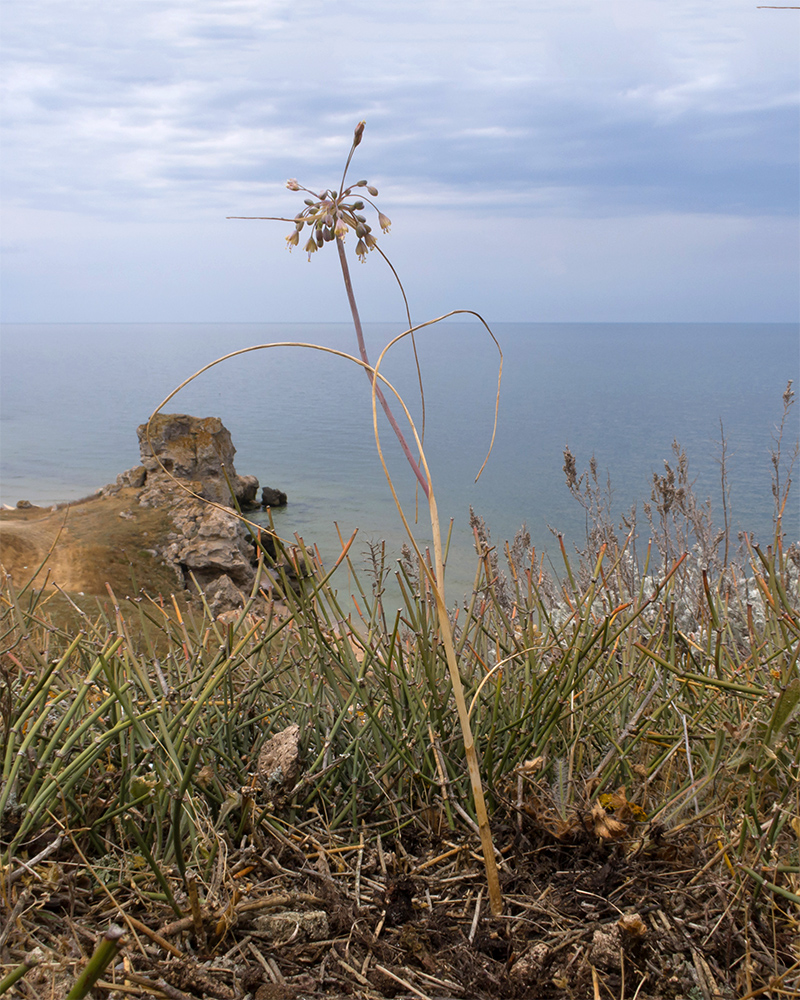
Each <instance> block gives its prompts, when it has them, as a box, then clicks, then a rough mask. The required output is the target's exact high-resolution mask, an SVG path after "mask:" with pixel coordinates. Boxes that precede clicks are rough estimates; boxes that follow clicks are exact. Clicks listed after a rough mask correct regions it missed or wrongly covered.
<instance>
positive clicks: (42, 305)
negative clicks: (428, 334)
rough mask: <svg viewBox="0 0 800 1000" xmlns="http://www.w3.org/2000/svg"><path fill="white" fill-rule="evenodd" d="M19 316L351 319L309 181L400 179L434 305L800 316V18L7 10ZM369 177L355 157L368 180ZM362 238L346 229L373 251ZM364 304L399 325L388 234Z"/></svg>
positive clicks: (151, 2)
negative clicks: (251, 218) (310, 203)
mask: <svg viewBox="0 0 800 1000" xmlns="http://www.w3.org/2000/svg"><path fill="white" fill-rule="evenodd" d="M0 16H1V17H2V45H3V48H4V53H3V63H4V70H3V73H4V92H5V100H4V106H3V114H2V146H3V174H2V202H3V218H2V239H3V252H4V256H3V286H2V293H3V295H2V308H3V318H4V319H5V320H6V321H9V322H100V321H127V322H150V321H176V322H177V321H186V322H198V321H228V320H229V321H245V322H260V321H292V320H297V321H304V320H311V321H321V320H337V321H338V320H344V319H346V318H347V312H346V308H347V306H346V300H345V298H344V294H343V292H342V289H341V284H340V281H339V279H338V274H337V260H336V254H335V251H334V250H333V248H332V247H326V252H325V253H321V254H317V255H316V256H315V257H314V259H313V260H312V261H311V262H310V263H309V262H308V261H307V260H306V257H305V255H304V254H303V253H302V252H300V251H295V252H294V253H293V254H291V255H290V254H289V253H287V250H286V245H285V241H284V236H285V235H286V232H287V227H286V225H285V224H281V223H271V222H235V221H227V220H226V216H230V215H293V214H294V213H295V212H296V211H298V210H299V209H300V208H302V200H301V199H300V198H299V197H298V195H297V194H292V193H291V192H289V191H287V190H286V188H285V187H284V183H285V181H286V179H287V178H289V177H297V178H298V179H299V180H300V182H301V183H303V184H305V185H307V186H308V187H311V188H322V187H327V186H331V187H333V186H336V185H337V183H338V180H339V177H340V175H341V169H342V164H343V160H344V157H345V156H346V153H347V150H348V147H349V144H350V139H351V136H352V130H353V127H354V126H355V124H356V123H357V122H358V121H359V120H360V119H365V120H366V122H367V128H366V133H365V137H364V141H363V143H362V145H361V146H360V147H359V149H358V150H357V152H356V159H355V161H354V166H353V173H352V175H351V177H352V179H353V180H356V179H360V178H362V177H363V178H367V179H368V180H369V181H370V183H371V184H374V185H376V186H377V187H378V188H379V189H380V197H379V199H378V202H379V205H380V207H381V208H382V210H383V211H384V212H385V213H386V214H387V215H389V216H390V217H391V218H392V221H393V226H392V231H391V233H390V234H389V235H388V236H386V237H385V238H384V239H383V241H382V246H383V247H384V248H385V250H386V251H387V253H388V254H389V255H390V256H391V257H392V259H393V261H394V263H395V265H396V266H397V268H398V270H399V271H400V273H401V275H402V277H403V278H404V279H405V282H406V286H407V290H408V293H409V297H410V299H411V302H412V307H413V310H414V314H415V317H417V318H428V317H430V316H433V315H436V314H438V313H441V312H444V311H446V310H448V309H451V308H456V307H464V308H474V309H477V310H479V311H481V312H483V313H484V314H485V315H486V316H487V318H489V319H490V320H494V321H528V320H546V321H562V320H563V321H568V320H583V321H593V320H597V321H615V320H619V321H647V320H658V321H694V320H708V321H737V320H746V321H761V320H767V321H770V320H774V321H794V320H797V318H798V219H797V215H798V140H799V138H800V130H799V129H798V76H799V71H798V63H799V62H800V61H799V60H798V42H799V41H800V11H794V10H764V9H758V7H757V5H756V2H755V0H753V2H748V0H703V2H699V0H369V2H366V0H107V2H98V0H4V2H3V9H2V13H1V14H0ZM356 175H357V176H356ZM353 249H354V247H353V246H352V245H351V246H350V247H349V252H350V253H351V254H352V251H353ZM353 261H354V278H355V280H356V283H357V292H358V295H359V297H360V299H361V303H362V309H363V312H364V315H365V318H366V319H369V320H393V319H401V318H402V312H401V310H400V303H399V301H398V296H397V294H396V292H395V291H394V290H393V288H392V285H391V282H390V280H389V278H388V277H387V276H386V273H385V266H384V265H383V263H382V261H381V260H380V259H379V258H378V257H377V255H376V254H373V255H371V257H370V258H369V260H368V261H367V263H366V264H364V265H359V264H357V262H355V258H353Z"/></svg>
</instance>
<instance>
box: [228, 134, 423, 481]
mask: <svg viewBox="0 0 800 1000" xmlns="http://www.w3.org/2000/svg"><path fill="white" fill-rule="evenodd" d="M365 124H366V123H365V122H363V121H362V122H359V123H358V125H357V126H356V128H355V133H354V135H353V144H352V145H351V147H350V153H349V155H348V157H347V162H346V163H345V165H344V170H343V172H342V180H341V182H340V184H339V188H338V190H331V189H330V188H328V189H326V190H325V191H321V192H320V193H319V194H317V192H315V191H312V190H311V189H310V188H307V187H303V185H302V184H300V183H299V182H298V181H296V180H295V179H294V178H292V179H290V180H288V181H287V182H286V187H287V188H289V190H290V191H305V192H306V194H307V195H309V197H308V198H306V199H305V205H306V207H305V208H304V209H302V211H300V212H298V213H297V215H296V216H295V217H294V218H293V219H289V218H285V217H282V216H267V215H234V216H230V218H233V219H260V220H262V221H263V220H267V221H272V222H293V223H294V230H293V231H292V232H291V233H290V234H289V235H288V236H287V237H286V242H287V244H288V246H289V249H290V250H291V249H292V248H293V247H296V246H299V245H300V234H301V233H302V232H303V230H304V229H305V228H306V226H308V228H309V231H310V235H309V237H308V239H307V240H306V242H305V244H304V246H303V250H304V251H305V252H306V253H307V254H308V259H309V260H311V255H312V254H314V253H316V252H317V251H318V250H321V249H322V247H324V246H325V244H326V243H333V242H335V243H336V249H337V251H338V253H339V263H340V264H341V268H342V277H343V278H344V285H345V289H346V291H347V300H348V302H349V304H350V312H351V313H352V316H353V325H354V326H355V331H356V338H357V340H358V351H359V354H360V355H361V360H362V361H363V362H364V364H365V365H369V356H368V355H367V346H366V343H365V341H364V330H363V327H362V326H361V317H360V315H359V312H358V306H357V304H356V297H355V293H354V292H353V282H352V280H351V278H350V267H349V265H348V263H347V256H346V254H345V248H344V244H345V238H346V237H347V236H348V235H349V233H350V232H352V233H354V234H355V236H356V237H357V239H358V242H357V243H356V255H357V256H358V259H359V260H361V261H362V262H363V261H365V260H366V258H367V254H368V253H369V252H370V250H377V251H378V253H379V254H381V256H382V257H383V258H384V260H386V263H387V264H388V265H389V267H390V268H391V269H392V273H393V274H394V276H395V278H396V279H397V282H398V285H399V286H400V290H401V291H402V292H403V298H404V299H405V292H404V291H403V286H402V283H401V282H400V279H399V278H398V277H397V272H396V271H395V270H394V268H393V267H392V265H391V262H390V261H389V260H388V258H387V257H386V255H385V254H384V253H383V251H382V250H381V248H380V247H379V246H378V241H377V239H376V237H375V236H374V235H373V232H372V226H370V224H369V222H368V221H367V217H366V216H365V215H363V214H362V213H363V212H364V210H365V209H366V205H365V202H369V204H370V205H371V206H372V207H373V208H374V209H375V211H376V213H377V216H378V223H379V225H380V227H381V229H382V230H383V232H384V233H388V232H389V227H390V226H391V224H392V223H391V219H389V218H388V217H387V216H385V215H384V214H383V212H381V211H380V210H379V209H378V207H377V205H375V203H374V202H373V201H372V198H376V197H377V196H378V189H377V188H376V187H373V186H372V185H371V184H369V183H368V182H367V181H364V180H361V181H356V182H355V184H350V185H348V186H347V187H345V182H346V179H347V171H348V170H349V168H350V161H351V160H352V159H353V153H354V152H355V150H356V147H357V146H358V145H360V143H361V139H362V137H363V135H364V127H365ZM364 191H367V192H368V193H369V195H371V196H372V198H370V197H367V195H366V194H364V193H363V192H364ZM354 192H357V194H354ZM406 312H408V309H407V308H406ZM408 325H409V327H410V326H411V319H410V317H409V322H408ZM365 371H366V373H367V376H368V378H369V380H370V382H371V383H372V385H373V389H374V392H375V395H376V397H377V399H378V402H379V403H380V404H381V407H382V408H383V411H384V413H385V414H386V418H387V420H388V421H389V424H390V425H391V428H392V430H393V431H394V433H395V436H396V437H397V440H398V441H399V442H400V447H401V448H402V449H403V454H404V455H405V456H406V459H407V460H408V463H409V465H410V466H411V468H412V470H413V472H414V475H415V476H416V477H417V481H418V482H419V484H420V486H421V488H422V491H423V492H424V494H425V496H426V497H429V495H430V494H429V491H430V487H429V484H428V479H427V477H426V475H425V474H424V472H423V470H422V468H421V467H420V462H419V460H418V459H417V458H416V457H415V456H414V454H413V452H412V451H411V448H410V447H409V445H408V442H407V441H406V439H405V436H404V435H403V432H402V431H401V430H400V427H399V426H398V424H397V421H396V420H395V418H394V414H393V413H392V411H391V408H390V407H389V404H388V402H387V401H386V397H385V396H384V394H383V392H382V390H381V388H380V386H379V385H377V384H376V383H375V377H374V374H373V372H372V370H371V368H365Z"/></svg>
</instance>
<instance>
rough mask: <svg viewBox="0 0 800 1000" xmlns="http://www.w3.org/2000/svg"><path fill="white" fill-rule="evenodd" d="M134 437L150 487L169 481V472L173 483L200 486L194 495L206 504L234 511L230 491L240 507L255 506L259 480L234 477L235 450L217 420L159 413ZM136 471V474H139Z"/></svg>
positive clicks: (225, 428) (228, 436)
mask: <svg viewBox="0 0 800 1000" xmlns="http://www.w3.org/2000/svg"><path fill="white" fill-rule="evenodd" d="M136 433H137V435H138V437H139V453H140V455H141V458H142V466H143V467H144V470H145V475H146V478H147V481H148V484H149V485H150V486H151V487H153V486H157V485H159V484H160V483H169V482H171V480H170V478H169V476H168V475H167V473H171V474H172V475H173V476H175V477H176V479H182V480H186V481H195V482H199V483H200V484H201V487H200V490H196V491H195V492H197V493H200V495H201V496H202V497H203V498H204V499H206V500H214V501H215V502H216V503H221V504H225V505H226V506H228V507H232V506H233V504H232V502H231V489H232V490H233V493H234V495H235V497H236V500H237V501H238V503H239V504H241V505H242V506H250V505H252V504H254V503H255V502H256V493H257V492H258V480H257V479H256V477H255V476H237V474H236V469H235V468H234V465H233V456H234V455H235V454H236V449H235V448H234V447H233V441H231V435H230V431H229V430H228V429H227V427H225V426H224V424H223V423H222V421H221V420H220V419H219V417H190V416H189V415H188V414H186V413H159V414H158V415H157V416H155V417H153V419H152V421H151V422H150V424H149V425H148V424H141V425H140V426H139V427H138V428H137V431H136ZM135 471H136V473H137V475H138V471H139V470H138V469H137V470H135ZM127 474H128V473H123V475H127ZM229 484H230V485H229Z"/></svg>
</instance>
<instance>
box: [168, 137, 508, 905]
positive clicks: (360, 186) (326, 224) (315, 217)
mask: <svg viewBox="0 0 800 1000" xmlns="http://www.w3.org/2000/svg"><path fill="white" fill-rule="evenodd" d="M364 125H365V123H364V122H363V121H362V122H359V123H358V125H357V126H356V129H355V132H354V135H353V142H352V145H351V147H350V153H349V155H348V157H347V162H346V163H345V166H344V171H343V172H342V179H341V181H340V183H339V187H338V188H337V189H335V190H334V189H331V188H327V189H326V190H324V191H321V192H319V193H317V192H316V191H312V190H310V189H309V188H307V187H303V185H301V184H300V183H299V182H298V181H297V180H295V179H292V180H289V181H288V182H287V184H286V186H287V187H288V188H289V190H290V191H298V192H300V191H304V192H305V193H306V194H307V195H308V197H307V198H306V199H305V208H303V209H301V211H300V212H298V213H297V215H295V216H294V218H291V219H290V218H284V217H281V216H241V215H238V216H231V218H236V219H268V220H272V221H277V222H291V223H293V225H294V230H293V231H292V232H291V233H290V234H289V235H288V236H287V237H286V242H287V243H288V245H289V249H290V250H291V249H292V248H293V247H296V246H300V239H301V233H303V230H305V229H306V227H307V228H308V232H309V235H308V238H307V240H306V242H305V244H304V247H303V249H304V250H305V252H306V253H307V254H308V256H309V260H310V259H311V256H312V255H313V254H315V253H317V251H318V250H321V249H322V247H324V246H325V244H326V243H335V244H336V249H337V251H338V254H339V263H340V264H341V268H342V276H343V278H344V285H345V289H346V291H347V299H348V302H349V304H350V311H351V313H352V316H353V324H354V326H355V331H356V339H357V340H358V349H359V354H360V356H361V361H362V363H363V367H364V370H365V371H366V373H367V376H368V378H369V380H370V384H371V386H372V406H373V423H374V428H375V439H376V443H377V446H378V452H379V455H380V457H381V462H382V463H383V467H384V472H385V473H386V476H387V479H388V481H389V486H390V489H391V490H392V494H393V496H394V500H395V503H396V504H397V508H398V511H399V513H400V517H401V518H402V521H403V524H404V526H405V528H406V531H407V532H408V535H409V539H410V541H411V544H412V545H413V547H414V549H415V551H416V553H417V555H418V558H419V565H420V566H421V568H422V569H423V571H424V572H425V574H426V575H427V577H428V582H429V584H430V588H431V591H432V593H433V594H434V598H435V601H436V610H437V618H438V623H439V629H440V634H441V639H442V645H443V646H444V649H445V654H446V658H447V666H448V672H449V674H450V679H451V683H452V686H453V695H454V697H455V701H456V708H457V710H458V716H459V724H460V727H461V732H462V735H463V738H464V755H465V758H466V762H467V767H468V770H469V777H470V784H471V787H472V794H473V799H474V803H475V814H476V816H477V819H478V827H479V831H480V837H481V846H482V848H483V857H484V864H485V867H486V876H487V883H488V889H489V901H490V905H491V909H492V912H493V913H494V914H496V915H497V914H499V913H500V912H501V911H502V908H503V900H502V894H501V891H500V881H499V878H498V874H497V865H496V862H495V854H494V845H493V842H492V834H491V829H490V826H489V818H488V814H487V812H486V803H485V799H484V794H483V784H482V780H481V773H480V765H479V762H478V755H477V752H476V750H475V742H474V739H473V736H472V728H471V725H470V719H469V710H468V709H467V705H466V701H465V698H464V689H463V685H462V683H461V674H460V672H459V668H458V660H457V656H456V651H455V644H454V642H453V634H452V630H451V627H450V618H449V616H448V613H447V606H446V603H445V595H444V559H443V555H442V541H441V531H440V528H439V517H438V513H437V509H436V500H435V498H434V495H433V487H432V483H431V478H430V474H429V471H428V466H427V463H426V461H425V455H424V452H423V450H422V443H421V440H420V437H419V436H418V435H417V433H416V430H415V428H414V424H413V422H412V421H411V416H410V414H409V412H408V410H407V408H406V407H405V405H404V403H403V401H402V399H400V397H399V396H398V395H397V393H396V392H395V395H396V396H397V399H398V402H399V404H400V406H401V407H402V409H403V411H404V414H405V416H406V419H407V420H408V421H409V424H410V426H411V430H412V432H413V435H414V442H415V444H416V445H417V448H418V451H417V455H416V456H415V454H414V453H413V452H412V450H411V448H410V447H409V446H408V443H407V441H406V439H405V437H404V435H403V432H402V431H401V430H400V427H399V426H398V424H397V421H396V420H395V418H394V415H393V414H392V411H391V409H390V407H389V404H388V402H387V401H386V398H385V396H384V394H383V392H382V391H381V387H380V385H379V384H378V382H379V379H380V380H381V381H382V382H383V383H384V384H386V385H388V383H386V380H385V379H384V378H383V376H381V375H380V373H379V369H380V365H381V362H382V361H383V358H384V357H385V355H386V352H387V351H388V350H389V348H390V347H391V346H392V345H393V344H394V343H396V341H397V340H400V339H401V338H402V337H403V336H406V335H407V334H410V335H411V336H412V337H413V334H414V330H415V329H420V327H419V326H418V327H414V326H413V325H412V323H411V319H410V316H409V318H408V326H409V329H408V330H407V331H406V333H405V334H402V335H401V337H397V338H395V340H393V341H391V342H390V343H389V344H388V345H387V346H386V347H385V348H384V350H383V352H382V353H381V356H380V359H379V360H378V363H377V365H376V366H375V367H373V366H372V365H371V364H370V362H369V358H368V356H367V348H366V344H365V342H364V332H363V329H362V326H361V318H360V316H359V313H358V307H357V305H356V299H355V294H354V292H353V283H352V280H351V278H350V268H349V266H348V263H347V257H346V255H345V239H346V238H347V237H348V236H349V235H350V234H351V233H352V234H353V235H355V237H356V240H357V242H356V248H355V250H356V255H357V256H358V257H359V259H360V260H362V261H363V260H365V259H366V257H367V255H368V254H369V252H370V251H371V250H377V251H378V253H379V254H380V255H381V257H383V259H384V260H385V261H386V263H387V265H388V266H389V267H390V268H391V271H392V274H393V275H394V277H395V279H396V281H397V283H398V286H399V287H400V290H401V292H402V294H403V299H404V301H405V302H406V313H407V314H408V302H407V300H406V296H405V291H404V290H403V285H402V282H401V281H400V279H399V277H398V275H397V272H396V271H395V269H394V267H393V266H392V264H391V261H389V259H388V257H387V256H386V255H385V254H384V253H383V251H382V250H381V248H380V247H379V246H378V240H377V238H376V237H375V235H374V234H373V231H372V227H371V226H370V224H369V223H368V221H367V216H366V215H364V214H363V213H364V211H365V210H366V203H369V205H371V206H372V208H374V209H375V211H376V212H377V215H378V223H379V225H380V227H381V229H382V230H383V232H388V230H389V226H390V225H391V223H390V220H389V219H388V218H387V217H386V216H385V215H384V214H383V213H382V212H380V211H379V210H378V208H377V206H376V205H375V203H374V202H373V201H372V198H375V197H377V194H378V191H377V188H375V187H373V186H372V185H371V184H369V183H368V182H367V181H365V180H360V181H356V183H355V184H347V171H348V169H349V167H350V162H351V160H352V159H353V153H354V152H355V150H356V147H357V146H359V145H360V143H361V140H362V138H363V135H364ZM365 192H366V193H365ZM457 312H468V310H457ZM448 315H453V313H449V314H448ZM472 315H475V316H477V314H475V313H472ZM444 318H445V317H439V319H444ZM477 318H478V319H479V320H480V321H481V322H482V323H483V326H484V327H485V329H486V330H487V331H488V332H489V334H490V336H492V339H493V340H494V335H493V334H492V333H491V330H489V328H488V326H487V324H486V323H485V322H484V321H483V320H482V319H481V317H479V316H478V317H477ZM435 322H438V320H431V321H429V322H428V323H423V324H421V326H429V325H431V323H435ZM495 344H497V341H496V340H495ZM498 350H499V345H498ZM500 357H501V371H502V352H500ZM353 360H355V359H353ZM390 388H391V387H390ZM393 391H394V390H393ZM498 392H499V387H498ZM377 402H379V403H380V404H381V407H382V408H383V411H384V413H385V414H386V417H387V419H388V421H389V424H390V425H391V427H392V430H393V431H394V433H395V435H396V437H397V439H398V441H399V442H400V446H401V448H402V449H403V453H404V454H405V456H406V459H407V460H408V463H409V465H410V466H411V468H412V470H413V472H414V475H415V476H416V478H417V481H418V482H419V484H420V486H421V488H422V491H423V492H424V494H425V497H426V499H427V501H428V507H429V510H430V518H431V532H432V536H433V550H434V567H430V565H429V564H428V561H427V560H426V559H425V558H423V556H422V553H421V552H420V550H419V547H418V546H417V543H416V540H415V538H414V535H413V533H412V531H411V528H410V527H409V524H408V521H407V519H406V517H405V515H404V513H403V510H402V507H401V505H400V502H399V500H398V498H397V494H396V492H395V489H394V486H393V484H392V479H391V476H390V475H389V472H388V469H387V468H386V463H385V462H384V460H383V452H382V451H381V446H380V439H379V434H378V425H377V413H376V403H377ZM162 405H163V404H162ZM496 415H497V409H496V408H495V420H496ZM492 440H494V436H493V437H492ZM417 456H418V457H417ZM484 465H485V463H484ZM481 471H483V470H482V469H481ZM478 475H480V473H478Z"/></svg>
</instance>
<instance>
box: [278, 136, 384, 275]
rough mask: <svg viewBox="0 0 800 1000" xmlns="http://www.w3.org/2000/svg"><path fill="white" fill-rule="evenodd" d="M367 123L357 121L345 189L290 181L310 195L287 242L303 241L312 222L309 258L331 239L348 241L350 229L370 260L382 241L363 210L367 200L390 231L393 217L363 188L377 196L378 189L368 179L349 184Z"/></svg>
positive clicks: (363, 257) (295, 188)
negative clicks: (319, 188) (321, 188)
mask: <svg viewBox="0 0 800 1000" xmlns="http://www.w3.org/2000/svg"><path fill="white" fill-rule="evenodd" d="M364 126H365V122H363V121H362V122H359V123H358V125H356V129H355V133H354V135H353V144H352V146H351V147H350V155H349V156H348V157H347V163H346V164H345V168H344V173H343V175H342V183H341V185H340V187H341V190H339V191H335V190H332V189H327V190H325V191H321V192H319V193H317V192H315V191H311V190H310V189H309V188H307V187H303V185H302V184H300V183H298V181H297V180H295V179H294V178H291V179H290V180H288V181H287V182H286V187H287V188H289V190H290V191H305V192H306V194H307V195H309V197H308V198H306V199H305V206H306V207H305V208H304V209H303V210H302V211H301V212H298V214H297V215H296V216H295V217H294V224H295V228H294V232H292V233H290V234H289V235H288V236H287V237H286V242H287V244H288V246H289V249H290V250H291V249H292V247H296V246H298V245H299V242H300V233H301V232H302V231H303V229H304V228H305V227H306V226H309V227H310V229H311V235H310V236H309V239H308V241H307V242H306V244H305V246H304V248H303V249H304V250H305V252H306V253H307V254H308V259H309V260H311V254H312V253H316V252H317V250H320V249H321V248H322V247H323V246H324V245H325V243H330V242H331V241H332V240H341V241H342V242H344V240H345V237H346V236H347V234H348V232H349V231H350V230H352V231H353V232H354V233H355V235H356V236H357V237H358V242H357V243H356V254H357V256H358V258H359V260H361V261H364V260H366V258H367V254H368V253H369V251H370V250H373V249H374V248H375V247H376V246H377V245H378V241H377V240H376V238H375V237H374V236H373V234H372V226H370V224H369V223H368V222H367V217H366V216H365V215H364V214H363V212H364V211H365V204H364V203H365V202H368V203H369V204H370V205H371V206H372V207H373V208H374V209H375V211H376V212H377V214H378V224H379V225H380V227H381V229H382V230H383V232H384V233H388V232H389V227H390V226H391V224H392V222H391V219H389V218H388V217H387V216H385V215H384V214H383V212H380V211H378V208H377V206H376V205H375V204H374V202H373V201H372V200H371V198H370V197H368V196H367V195H366V194H363V193H362V189H365V190H366V191H367V192H368V193H369V195H370V196H371V197H372V198H375V197H377V195H378V189H377V188H376V187H373V186H372V185H371V184H369V183H368V182H367V181H365V180H360V181H356V182H355V184H350V185H348V186H345V179H346V177H347V170H348V167H349V166H350V160H351V159H352V157H353V153H354V151H355V148H356V146H358V145H359V144H360V142H361V139H362V137H363V135H364ZM354 192H356V193H354Z"/></svg>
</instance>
